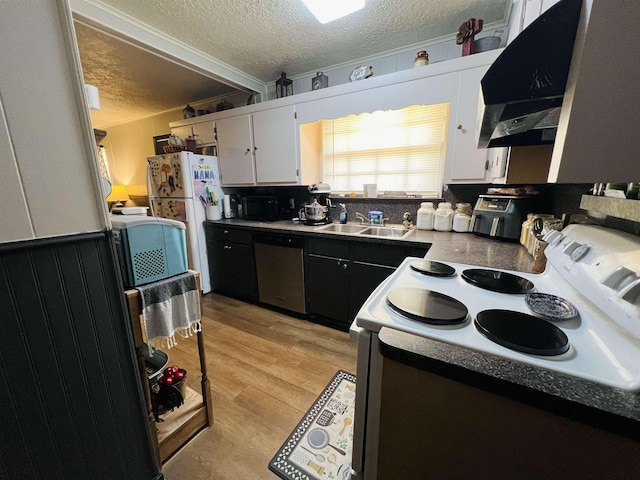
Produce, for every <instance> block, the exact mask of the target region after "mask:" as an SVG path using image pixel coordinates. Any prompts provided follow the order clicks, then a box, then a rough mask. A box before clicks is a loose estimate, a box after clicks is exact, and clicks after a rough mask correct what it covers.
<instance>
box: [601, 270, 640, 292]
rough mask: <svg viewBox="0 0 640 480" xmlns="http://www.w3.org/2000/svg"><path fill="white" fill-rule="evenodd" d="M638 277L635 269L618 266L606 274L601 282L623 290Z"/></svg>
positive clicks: (606, 285) (614, 288)
mask: <svg viewBox="0 0 640 480" xmlns="http://www.w3.org/2000/svg"><path fill="white" fill-rule="evenodd" d="M637 279H638V275H637V274H636V272H634V271H633V270H629V269H628V268H627V267H618V268H616V269H614V270H613V271H612V272H611V273H609V274H607V275H605V276H604V278H603V279H602V280H600V283H602V284H603V285H604V286H605V287H609V288H612V289H613V290H622V289H623V288H625V287H626V286H627V285H629V284H630V283H631V282H633V281H635V280H637Z"/></svg>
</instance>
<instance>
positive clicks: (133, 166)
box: [102, 110, 182, 196]
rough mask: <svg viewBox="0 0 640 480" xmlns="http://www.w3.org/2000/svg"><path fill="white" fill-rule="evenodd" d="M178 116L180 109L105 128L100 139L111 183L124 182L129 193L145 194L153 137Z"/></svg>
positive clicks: (152, 149) (166, 128)
mask: <svg viewBox="0 0 640 480" xmlns="http://www.w3.org/2000/svg"><path fill="white" fill-rule="evenodd" d="M176 120H182V112H181V111H180V110H173V111H170V112H165V113H161V114H158V115H154V116H152V117H147V118H144V119H142V120H137V121H135V122H129V123H123V124H121V125H117V126H113V127H109V128H107V129H105V131H106V132H107V136H106V137H105V139H104V140H103V141H102V145H104V147H105V149H106V151H107V157H108V162H109V171H110V173H111V181H112V183H113V185H124V186H126V187H127V192H128V193H129V195H140V196H144V195H146V194H147V184H146V175H147V157H150V156H152V155H154V154H155V152H154V148H153V137H154V136H156V135H163V134H166V133H169V131H170V128H169V122H174V121H176Z"/></svg>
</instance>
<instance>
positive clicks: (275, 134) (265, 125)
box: [252, 105, 300, 184]
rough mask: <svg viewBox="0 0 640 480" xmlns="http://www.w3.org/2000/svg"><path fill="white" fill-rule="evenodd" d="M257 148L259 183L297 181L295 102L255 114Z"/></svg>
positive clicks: (255, 151)
mask: <svg viewBox="0 0 640 480" xmlns="http://www.w3.org/2000/svg"><path fill="white" fill-rule="evenodd" d="M252 121H253V144H254V145H253V148H254V154H255V161H256V182H257V183H269V184H273V183H297V182H298V177H299V175H300V172H299V167H298V161H297V158H298V155H297V153H296V123H295V106H294V105H288V106H285V107H280V108H272V109H270V110H264V111H262V112H256V113H254V114H253V119H252Z"/></svg>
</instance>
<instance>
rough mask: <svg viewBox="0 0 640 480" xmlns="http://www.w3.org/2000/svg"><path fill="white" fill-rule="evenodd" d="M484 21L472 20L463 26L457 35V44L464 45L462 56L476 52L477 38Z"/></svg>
mask: <svg viewBox="0 0 640 480" xmlns="http://www.w3.org/2000/svg"><path fill="white" fill-rule="evenodd" d="M482 24H483V21H482V19H481V18H470V19H469V20H467V21H466V22H464V23H463V24H462V25H460V29H459V31H458V34H457V35H456V43H457V44H458V45H462V56H463V57H465V56H467V55H471V54H473V53H475V52H476V48H475V36H476V35H477V34H478V33H480V32H481V31H482Z"/></svg>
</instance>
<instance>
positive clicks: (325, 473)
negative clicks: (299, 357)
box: [269, 370, 356, 480]
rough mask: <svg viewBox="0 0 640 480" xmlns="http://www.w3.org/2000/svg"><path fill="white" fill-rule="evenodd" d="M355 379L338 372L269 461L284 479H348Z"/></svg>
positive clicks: (340, 371)
mask: <svg viewBox="0 0 640 480" xmlns="http://www.w3.org/2000/svg"><path fill="white" fill-rule="evenodd" d="M355 398H356V376H355V375H353V374H351V373H348V372H345V371H344V370H338V372H337V373H336V374H335V375H334V377H333V379H332V380H331V381H330V382H329V384H328V385H327V386H326V387H325V388H324V390H323V391H322V393H321V394H320V396H319V397H318V398H317V399H316V401H315V402H314V403H313V405H312V406H311V408H310V409H309V410H308V411H307V413H305V415H304V417H302V420H300V422H299V423H298V425H297V426H296V428H295V429H294V430H293V432H292V433H291V435H289V438H287V440H286V441H285V442H284V444H283V445H282V447H280V450H279V451H278V453H276V455H275V456H274V457H273V458H272V459H271V461H270V462H269V470H271V471H272V472H274V473H275V474H276V475H278V476H279V477H281V478H284V479H285V480H324V479H332V480H346V479H347V478H349V474H350V471H351V449H352V446H353V411H354V404H355Z"/></svg>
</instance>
